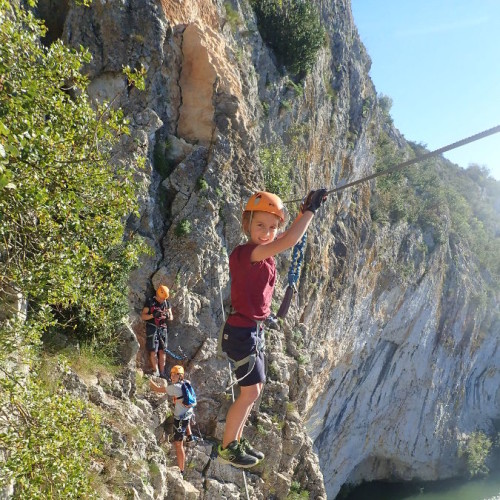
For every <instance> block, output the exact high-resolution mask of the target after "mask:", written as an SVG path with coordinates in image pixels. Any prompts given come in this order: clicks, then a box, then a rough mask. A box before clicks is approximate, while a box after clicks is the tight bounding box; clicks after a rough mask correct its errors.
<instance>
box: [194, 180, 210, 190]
mask: <svg viewBox="0 0 500 500" xmlns="http://www.w3.org/2000/svg"><path fill="white" fill-rule="evenodd" d="M196 189H198V191H205V190H207V189H208V182H207V181H206V180H205V179H204V178H203V177H198V180H197V181H196Z"/></svg>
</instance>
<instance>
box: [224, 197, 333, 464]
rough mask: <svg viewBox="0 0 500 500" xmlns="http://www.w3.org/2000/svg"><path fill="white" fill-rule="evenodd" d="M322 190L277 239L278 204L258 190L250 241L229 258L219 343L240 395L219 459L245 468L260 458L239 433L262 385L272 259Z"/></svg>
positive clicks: (247, 228) (248, 219)
mask: <svg viewBox="0 0 500 500" xmlns="http://www.w3.org/2000/svg"><path fill="white" fill-rule="evenodd" d="M326 194H327V191H326V189H319V190H317V191H311V192H310V193H309V194H308V196H307V197H306V198H305V200H304V202H303V203H302V206H301V212H300V213H299V215H298V216H297V218H296V219H295V220H294V221H293V223H292V225H291V226H290V227H289V229H287V230H286V231H285V232H283V233H282V234H281V235H279V236H278V230H279V229H280V228H281V227H282V226H283V225H284V223H285V210H284V206H283V202H282V201H281V199H280V198H279V197H278V196H276V195H275V194H272V193H267V192H264V191H260V192H258V193H255V194H254V195H253V196H252V197H251V198H250V199H249V201H248V203H247V205H246V207H245V211H244V212H243V217H242V227H243V231H244V233H245V234H246V235H247V236H248V242H247V243H245V244H244V245H239V246H237V247H236V248H235V249H234V250H233V252H232V253H231V255H230V257H229V271H230V274H231V305H232V313H231V314H230V315H229V317H228V319H227V321H226V324H225V325H224V329H223V330H222V338H221V339H220V342H221V347H222V350H223V351H224V352H225V353H226V354H227V356H228V357H229V359H230V361H231V363H232V365H233V368H234V369H235V375H236V378H237V382H238V385H239V387H240V394H239V396H238V397H237V399H236V400H235V401H234V403H233V404H232V405H231V407H230V408H229V411H228V412H227V416H226V426H225V429H224V437H223V440H222V444H221V445H219V447H218V460H219V461H220V462H222V463H228V464H231V465H234V466H235V467H241V468H249V467H253V466H254V465H256V464H257V463H259V462H260V461H261V460H262V459H263V458H264V453H262V452H261V451H258V450H255V449H254V448H253V447H252V446H251V444H250V443H249V442H248V440H246V439H245V438H243V437H242V434H243V428H244V426H245V423H246V421H247V419H248V416H249V415H250V410H251V409H252V406H253V404H254V402H255V401H256V400H257V398H258V397H259V395H260V393H261V391H262V387H263V384H264V382H265V366H264V352H263V337H262V324H263V322H264V320H265V319H266V318H267V317H268V316H269V314H270V312H271V309H270V306H271V299H272V295H273V291H274V284H275V281H276V266H275V262H274V258H273V257H274V256H275V255H276V254H279V253H281V252H283V251H285V250H287V249H289V248H291V247H293V246H294V245H295V244H296V243H297V242H298V241H299V240H300V238H301V237H302V236H303V235H304V233H305V232H306V230H307V228H308V226H309V224H310V222H311V220H312V218H313V216H314V213H315V212H316V210H317V209H318V208H319V207H320V206H321V205H322V204H323V202H324V201H325V199H326Z"/></svg>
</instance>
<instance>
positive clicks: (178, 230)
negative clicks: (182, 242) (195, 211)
mask: <svg viewBox="0 0 500 500" xmlns="http://www.w3.org/2000/svg"><path fill="white" fill-rule="evenodd" d="M190 232H191V222H190V221H189V220H188V219H182V220H181V221H180V222H179V223H178V224H177V225H176V226H175V230H174V233H175V235H176V236H177V237H178V238H182V237H183V236H187V235H188V234H189V233H190Z"/></svg>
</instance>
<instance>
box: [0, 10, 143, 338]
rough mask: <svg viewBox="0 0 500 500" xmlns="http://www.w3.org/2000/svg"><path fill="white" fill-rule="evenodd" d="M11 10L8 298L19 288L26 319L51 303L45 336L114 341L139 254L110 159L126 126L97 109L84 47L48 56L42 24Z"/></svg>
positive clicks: (5, 148)
mask: <svg viewBox="0 0 500 500" xmlns="http://www.w3.org/2000/svg"><path fill="white" fill-rule="evenodd" d="M11 9H12V7H11V2H8V1H6V0H0V75H1V76H0V213H1V214H2V216H1V218H0V241H1V242H2V243H1V247H0V262H1V268H2V272H1V273H0V296H1V295H5V294H6V293H8V290H9V289H10V288H14V289H15V291H16V292H19V293H21V294H22V295H23V296H24V297H27V298H28V299H29V304H30V308H29V315H28V319H29V318H30V316H32V317H34V316H36V315H37V314H38V311H39V310H40V309H41V308H43V307H45V305H50V306H51V307H52V308H53V312H54V314H53V315H52V316H50V315H49V316H47V317H46V316H43V317H44V318H47V323H46V325H45V326H46V328H47V329H48V328H49V326H50V327H51V328H52V329H57V328H61V329H64V330H65V331H66V333H75V334H77V335H79V336H80V337H82V338H87V339H93V340H94V341H102V342H105V343H107V342H112V341H113V340H114V335H115V331H116V326H117V324H118V323H119V321H120V320H121V318H122V317H123V316H124V315H125V314H127V313H128V305H127V279H128V275H129V271H130V269H131V268H132V267H133V266H134V265H135V262H136V261H137V258H138V253H139V248H140V243H139V242H136V241H133V240H131V239H127V238H124V236H125V235H124V221H125V218H126V217H127V216H128V215H129V214H130V213H131V212H133V211H134V210H135V209H136V195H135V189H136V186H135V184H134V182H133V178H132V172H129V171H127V170H126V169H125V167H122V166H120V165H117V164H114V163H113V161H112V160H113V157H112V155H113V148H114V146H115V145H116V144H117V141H118V139H119V137H120V135H122V134H127V133H129V131H128V127H127V122H126V120H125V119H124V116H123V113H122V111H121V110H119V109H114V108H113V107H112V106H111V105H109V104H107V103H103V104H97V103H95V104H94V105H93V106H91V105H90V103H89V100H88V96H87V86H88V81H87V79H86V78H85V77H84V76H83V75H82V74H81V72H80V69H81V67H82V64H83V63H85V62H88V61H90V54H89V53H88V52H87V51H86V50H85V49H83V48H80V50H79V51H75V50H72V49H69V48H67V47H65V46H64V45H63V44H62V42H61V41H56V42H54V43H53V44H52V45H51V46H50V47H49V48H47V47H44V46H42V45H41V44H40V38H41V37H42V36H43V35H44V33H45V31H46V30H45V27H44V26H43V24H42V23H41V21H38V20H36V19H35V18H34V17H33V16H32V14H31V13H29V12H27V11H25V10H23V9H16V11H15V12H16V15H15V16H12V15H11V14H12V10H11ZM125 71H126V72H127V71H128V72H129V73H130V74H132V73H131V72H130V69H128V68H126V69H125ZM124 78H126V77H125V75H124ZM129 82H130V80H129ZM139 161H140V159H138V162H139Z"/></svg>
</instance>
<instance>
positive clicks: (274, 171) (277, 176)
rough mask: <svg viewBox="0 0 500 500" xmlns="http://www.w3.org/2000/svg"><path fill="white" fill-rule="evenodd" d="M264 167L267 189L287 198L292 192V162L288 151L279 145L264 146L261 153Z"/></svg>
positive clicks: (284, 198)
mask: <svg viewBox="0 0 500 500" xmlns="http://www.w3.org/2000/svg"><path fill="white" fill-rule="evenodd" d="M259 157H260V161H261V162H262V165H263V167H264V170H263V174H264V184H265V187H266V191H269V192H271V193H275V194H277V195H278V196H279V197H280V198H281V199H282V200H286V199H287V198H288V197H289V196H290V194H291V192H292V168H293V167H292V163H291V161H290V159H289V158H288V157H287V154H286V151H285V150H284V148H283V147H281V146H279V145H272V146H269V147H267V148H262V149H261V150H260V153H259Z"/></svg>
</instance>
